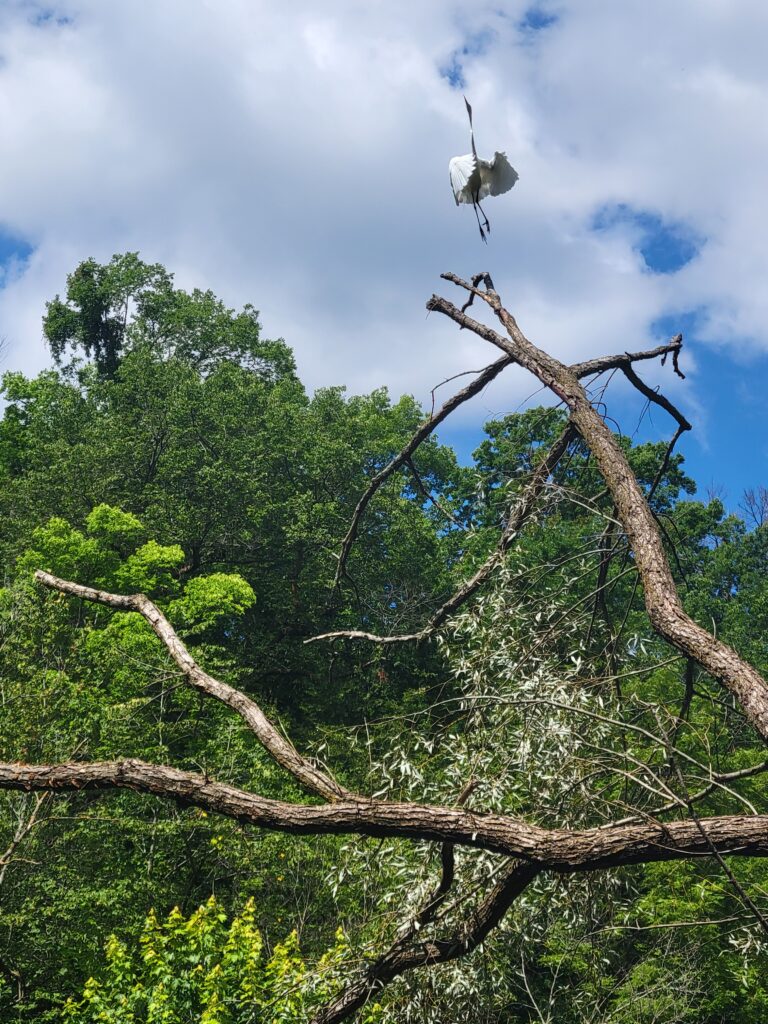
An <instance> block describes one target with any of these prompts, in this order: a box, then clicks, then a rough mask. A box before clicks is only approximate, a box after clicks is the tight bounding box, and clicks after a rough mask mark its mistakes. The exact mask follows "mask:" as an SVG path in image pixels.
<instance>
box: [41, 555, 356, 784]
mask: <svg viewBox="0 0 768 1024" xmlns="http://www.w3.org/2000/svg"><path fill="white" fill-rule="evenodd" d="M35 578H36V579H37V580H39V581H40V583H43V584H44V585H45V586H46V587H50V588H51V589H52V590H58V591H60V592H61V593H62V594H70V595H72V596H73V597H80V598H82V599H83V600H85V601H95V602H97V603H98V604H104V605H107V606H108V607H109V608H114V609H115V610H116V611H124V612H137V613H138V614H139V615H141V616H143V617H144V619H146V621H147V622H148V623H149V625H150V626H151V627H152V630H153V632H154V633H155V635H156V636H157V637H158V638H159V639H160V640H161V641H162V643H163V644H164V645H165V647H166V650H167V651H168V653H169V654H170V656H171V657H172V658H173V660H174V661H175V662H176V664H177V665H178V666H179V668H180V669H181V671H182V672H183V673H184V675H185V677H186V679H187V682H188V683H189V685H190V686H192V687H194V689H196V690H199V691H200V692H201V693H205V694H207V695H208V696H209V697H213V698H215V699H216V700H219V701H221V703H222V704H226V705H227V707H228V708H231V709H232V710H233V711H235V712H236V713H237V714H238V715H240V717H241V718H242V719H243V720H244V721H245V722H246V723H247V725H248V727H249V728H250V729H251V730H252V732H253V733H254V734H255V736H256V737H257V739H258V740H259V742H260V743H261V744H262V745H263V746H264V748H265V749H266V750H267V751H268V752H269V753H270V754H271V755H272V757H273V758H274V759H275V761H277V763H278V764H279V765H281V767H283V768H285V769H286V770H287V771H289V772H290V773H291V775H293V776H294V778H295V779H297V780H298V781H299V782H300V783H301V784H302V785H304V786H306V788H307V789H308V790H310V791H311V792H312V793H317V795H318V796H321V797H323V798H324V799H326V800H342V799H345V798H349V797H351V796H352V794H351V793H349V791H348V790H346V789H344V788H343V787H342V786H340V785H339V783H338V782H336V780H335V779H333V778H331V777H330V776H329V775H327V774H326V773H325V772H323V771H321V770H320V769H319V768H317V767H316V766H315V765H313V764H312V763H311V762H309V761H307V760H306V759H305V758H303V757H302V756H301V754H300V753H299V752H298V751H297V750H296V748H295V747H294V745H293V744H292V743H291V742H290V740H287V739H286V738H285V737H284V736H282V735H281V734H280V733H279V732H278V731H277V729H276V728H275V727H274V725H273V724H272V723H271V722H270V720H269V719H268V718H267V716H266V715H265V714H264V712H263V711H262V710H261V708H260V707H259V705H258V704H257V703H256V702H255V701H254V700H251V698H250V697H246V695H245V694H244V693H241V692H240V690H236V689H235V688H234V687H233V686H229V685H228V684H227V683H222V682H221V681H220V680H218V679H214V678H213V676H209V675H208V673H207V672H204V671H203V669H201V668H200V666H199V665H198V664H197V662H196V661H195V659H194V658H193V657H192V655H191V654H190V653H189V651H188V650H187V648H186V647H185V646H184V644H183V643H182V642H181V640H180V639H179V637H178V635H177V634H176V631H175V630H174V628H173V626H172V625H171V624H170V622H169V621H168V620H167V619H166V617H165V616H164V615H163V613H162V612H161V611H160V609H159V608H158V607H157V605H156V604H154V603H153V602H152V601H150V599H149V598H148V597H145V596H144V594H111V593H109V592H107V591H105V590H95V589H94V588H93V587H84V586H81V585H80V584H79V583H72V582H70V581H69V580H62V579H59V578H58V577H57V576H52V575H51V574H50V573H49V572H43V571H42V570H41V569H40V570H38V571H37V572H36V573H35Z"/></svg>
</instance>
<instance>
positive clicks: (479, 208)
mask: <svg viewBox="0 0 768 1024" xmlns="http://www.w3.org/2000/svg"><path fill="white" fill-rule="evenodd" d="M475 201H476V203H477V208H478V210H479V211H480V213H482V215H483V220H484V221H485V225H484V227H485V230H486V231H487V232H488V234H489V235H490V233H491V224H490V221H489V220H488V218H487V217H486V215H485V210H484V209H483V208H482V206H481V205H480V199H479V197H478V199H476V200H475Z"/></svg>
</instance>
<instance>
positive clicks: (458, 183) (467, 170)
mask: <svg viewBox="0 0 768 1024" xmlns="http://www.w3.org/2000/svg"><path fill="white" fill-rule="evenodd" d="M476 165H477V161H476V160H475V156H474V154H473V153H466V154H465V155H464V156H455V157H453V159H452V160H451V161H450V163H449V164H448V174H449V175H450V179H451V188H452V189H453V197H454V199H455V200H456V205H457V206H458V204H459V203H471V202H472V194H471V191H470V189H469V185H470V180H471V178H472V175H473V174H474V173H475V170H476ZM472 184H473V185H474V184H475V183H474V182H472Z"/></svg>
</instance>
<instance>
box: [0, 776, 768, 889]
mask: <svg viewBox="0 0 768 1024" xmlns="http://www.w3.org/2000/svg"><path fill="white" fill-rule="evenodd" d="M0 789H11V790H37V791H52V792H77V791H78V790H86V789H87V790H96V791H99V790H101V791H109V790H114V789H130V790H134V791H136V792H139V793H151V794H153V795H155V796H159V797H166V798H169V799H172V800H176V801H180V802H181V803H183V804H188V805H192V806H194V807H201V808H203V810H206V811H209V812H212V813H216V814H222V815H225V816H226V817H228V818H234V819H235V820H237V821H240V822H242V823H244V824H248V825H256V826H259V827H260V828H267V829H272V830H275V831H278V832H290V833H296V834H304V835H321V834H324V835H330V834H335V835H342V834H343V835H360V836H371V837H384V838H390V837H400V838H403V839H416V840H427V841H431V842H441V843H454V844H455V845H457V846H469V847H475V848H479V849H484V850H490V851H492V852H494V853H501V854H505V855H506V856H509V857H514V858H516V859H518V860H525V861H526V862H528V863H531V864H536V865H538V867H539V868H540V869H547V870H549V871H555V872H558V873H560V874H570V873H572V872H575V871H594V870H597V869H598V868H606V867H617V866H619V865H622V864H640V863H646V862H650V861H667V860H678V859H680V858H684V857H691V856H696V855H701V854H710V853H711V852H712V850H713V849H716V850H717V851H718V852H719V853H721V854H723V855H729V856H742V857H744V856H749V857H766V856H768V815H726V816H720V817H711V818H699V819H698V821H697V822H692V821H670V822H661V821H650V822H645V821H643V822H628V823H625V824H621V825H605V826H602V827H598V828H587V829H583V830H581V831H572V830H570V829H547V828H541V827H540V826H538V825H531V824H529V823H528V822H525V821H522V820H520V819H518V818H512V817H509V816H507V815H504V814H495V813H478V812H476V811H468V810H464V809H462V808H457V807H440V806H435V805H432V804H416V803H394V802H393V803H389V802H387V801H377V800H342V801H338V802H337V803H334V804H331V803H326V804H321V805H318V806H310V805H307V804H292V803H288V802H285V801H281V800H271V799H269V798H267V797H263V796H259V795H258V794H256V793H250V792H248V791H247V790H243V789H238V788H237V787H236V786H230V785H227V784H225V783H222V782H213V781H211V780H209V779H206V778H205V777H204V776H202V775H198V774H195V773H194V772H185V771H181V770H180V769H178V768H172V767H170V766H169V765H155V764H147V763H146V762H144V761H137V760H132V759H131V760H124V761H97V762H92V763H90V764H88V763H81V762H67V763H65V764H54V765H24V764H0Z"/></svg>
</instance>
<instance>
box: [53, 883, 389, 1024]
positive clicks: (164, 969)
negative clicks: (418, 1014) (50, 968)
mask: <svg viewBox="0 0 768 1024" xmlns="http://www.w3.org/2000/svg"><path fill="white" fill-rule="evenodd" d="M137 945H138V948H136V947H135V946H134V947H133V948H129V947H128V945H127V944H126V943H124V942H121V941H120V940H119V939H118V938H117V937H116V936H114V935H112V936H110V938H109V939H108V941H107V944H106V965H105V968H104V970H103V972H101V974H100V977H99V980H96V979H95V978H89V980H88V981H87V982H86V985H85V989H84V991H83V996H82V999H80V1000H74V999H69V1000H68V1001H67V1004H66V1007H65V1009H64V1014H63V1019H64V1020H65V1021H69V1022H70V1024H97V1022H98V1024H187V1022H190V1021H197V1022H199V1024H248V1022H257V1021H261V1022H264V1024H278V1022H280V1021H286V1022H288V1021H295V1022H297V1024H298V1022H300V1021H302V1020H306V1019H307V1014H308V1013H309V1012H310V1011H311V1009H312V1007H313V1006H316V1005H317V1004H318V1003H320V1002H322V1000H323V999H324V998H327V996H328V995H330V993H331V992H332V991H333V989H334V987H335V985H337V984H338V980H337V979H338V972H339V969H340V968H341V967H342V965H343V964H344V963H345V961H346V960H347V959H348V956H349V947H348V946H347V943H346V941H345V939H344V936H343V933H342V932H341V930H339V931H338V932H337V935H336V942H335V944H334V946H333V947H332V948H331V949H329V950H327V951H326V952H325V953H324V954H323V956H322V957H321V959H320V960H319V962H318V963H317V965H316V967H315V968H314V970H311V969H310V968H309V967H308V966H307V964H306V963H305V961H304V960H303V958H302V956H301V954H300V951H299V944H298V938H297V936H296V932H292V933H291V934H290V935H289V936H288V938H287V939H286V940H285V941H284V942H279V943H277V944H276V945H275V947H274V949H273V950H272V952H271V954H267V953H266V952H265V950H264V942H263V938H262V935H261V932H260V931H259V929H258V927H257V926H256V915H255V909H254V902H253V900H252V899H251V900H248V901H247V902H246V904H245V907H244V908H243V910H242V911H241V912H240V913H239V914H238V915H236V916H235V917H234V918H233V919H232V921H231V922H230V923H229V925H228V924H227V914H226V912H225V911H224V909H223V907H222V906H221V905H220V904H219V903H218V902H217V901H216V899H215V898H214V897H213V896H211V897H210V899H209V900H208V901H207V902H206V903H205V904H204V905H203V906H201V907H199V908H198V910H196V911H195V912H194V913H193V914H191V915H190V916H189V917H187V918H185V917H184V915H183V914H182V913H181V912H180V910H179V909H178V907H175V908H174V909H173V910H172V911H171V912H170V914H168V916H167V918H166V919H165V920H163V921H159V920H158V918H157V917H156V915H155V913H154V912H151V913H150V914H149V916H148V917H147V919H146V921H145V922H144V927H143V929H142V931H141V933H140V935H139V939H138V944H137ZM377 1017H378V1014H377V1013H376V1012H375V1011H374V1012H373V1013H371V1012H369V1013H367V1014H366V1015H365V1017H364V1019H365V1021H366V1022H369V1024H374V1022H375V1021H376V1020H377Z"/></svg>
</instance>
